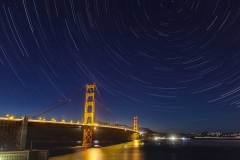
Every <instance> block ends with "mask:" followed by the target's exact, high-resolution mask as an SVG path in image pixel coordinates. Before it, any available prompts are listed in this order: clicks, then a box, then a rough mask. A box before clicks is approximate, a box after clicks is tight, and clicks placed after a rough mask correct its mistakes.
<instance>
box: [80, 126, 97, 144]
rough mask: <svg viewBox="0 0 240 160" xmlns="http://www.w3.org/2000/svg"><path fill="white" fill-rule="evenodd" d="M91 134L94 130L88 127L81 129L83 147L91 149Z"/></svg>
mask: <svg viewBox="0 0 240 160" xmlns="http://www.w3.org/2000/svg"><path fill="white" fill-rule="evenodd" d="M93 133H94V129H93V127H90V126H84V127H83V142H82V146H83V147H91V146H92V145H93Z"/></svg>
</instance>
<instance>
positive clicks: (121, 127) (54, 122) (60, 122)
mask: <svg viewBox="0 0 240 160" xmlns="http://www.w3.org/2000/svg"><path fill="white" fill-rule="evenodd" d="M0 121H16V122H21V121H23V118H8V117H0ZM28 122H35V123H50V124H64V125H70V126H90V127H101V128H112V129H121V130H124V131H131V132H136V133H139V132H138V131H134V130H133V129H132V128H130V127H126V126H119V125H115V124H112V125H111V124H98V123H95V124H88V125H85V124H83V123H80V122H79V121H72V120H71V121H66V120H61V121H56V120H44V119H29V120H28Z"/></svg>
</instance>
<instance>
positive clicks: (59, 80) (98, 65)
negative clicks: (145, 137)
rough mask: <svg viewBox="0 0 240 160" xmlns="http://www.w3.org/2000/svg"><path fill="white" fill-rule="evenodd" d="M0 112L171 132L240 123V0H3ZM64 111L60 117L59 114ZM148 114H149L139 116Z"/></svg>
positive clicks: (235, 126)
mask: <svg viewBox="0 0 240 160" xmlns="http://www.w3.org/2000/svg"><path fill="white" fill-rule="evenodd" d="M0 4H1V5H0V6H1V7H0V33H1V36H0V77H1V78H0V113H1V114H2V115H4V114H6V113H14V114H23V115H24V114H28V115H31V114H32V113H38V112H40V111H42V110H43V109H44V108H47V107H48V106H49V105H50V104H52V103H55V102H56V101H61V100H64V99H71V101H70V102H69V103H68V104H67V105H65V106H63V107H61V108H59V109H58V110H56V111H53V112H52V113H49V115H48V116H49V117H51V116H57V115H58V118H62V117H71V118H73V119H78V118H79V117H81V114H80V113H81V112H82V107H83V96H84V95H83V86H84V85H85V84H86V83H88V82H95V83H96V84H97V86H98V98H97V99H98V101H97V105H98V106H99V108H101V111H99V115H98V116H99V117H103V118H106V119H111V120H112V119H113V120H114V121H117V122H119V121H120V122H123V123H128V119H130V118H129V117H132V115H135V114H137V115H139V117H143V119H142V123H143V126H144V125H146V126H150V127H155V128H157V130H159V131H162V130H164V131H165V130H167V131H195V130H198V129H211V130H217V129H218V130H235V129H239V125H238V122H239V120H240V118H239V114H240V112H239V108H240V47H239V43H240V30H239V28H240V1H238V0H178V1H177V0H114V1H110V0H91V1H89V0H42V1H39V0H2V1H1V2H0ZM59 115H60V116H59ZM140 119H141V118H140Z"/></svg>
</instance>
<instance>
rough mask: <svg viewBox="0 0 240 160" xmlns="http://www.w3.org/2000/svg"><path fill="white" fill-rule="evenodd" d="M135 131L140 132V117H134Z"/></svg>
mask: <svg viewBox="0 0 240 160" xmlns="http://www.w3.org/2000/svg"><path fill="white" fill-rule="evenodd" d="M133 130H134V131H136V132H138V131H139V122H138V117H137V116H134V117H133Z"/></svg>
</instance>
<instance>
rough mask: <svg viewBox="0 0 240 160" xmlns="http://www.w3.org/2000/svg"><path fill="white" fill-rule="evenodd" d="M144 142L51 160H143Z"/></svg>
mask: <svg viewBox="0 0 240 160" xmlns="http://www.w3.org/2000/svg"><path fill="white" fill-rule="evenodd" d="M142 144H143V143H142V142H140V141H138V140H136V141H133V142H129V143H123V144H119V145H114V146H110V147H103V148H91V149H87V150H83V151H79V152H76V153H73V154H68V155H64V156H58V157H53V158H50V160H118V159H119V160H143V159H144V156H143V153H142V152H141V146H142Z"/></svg>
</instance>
